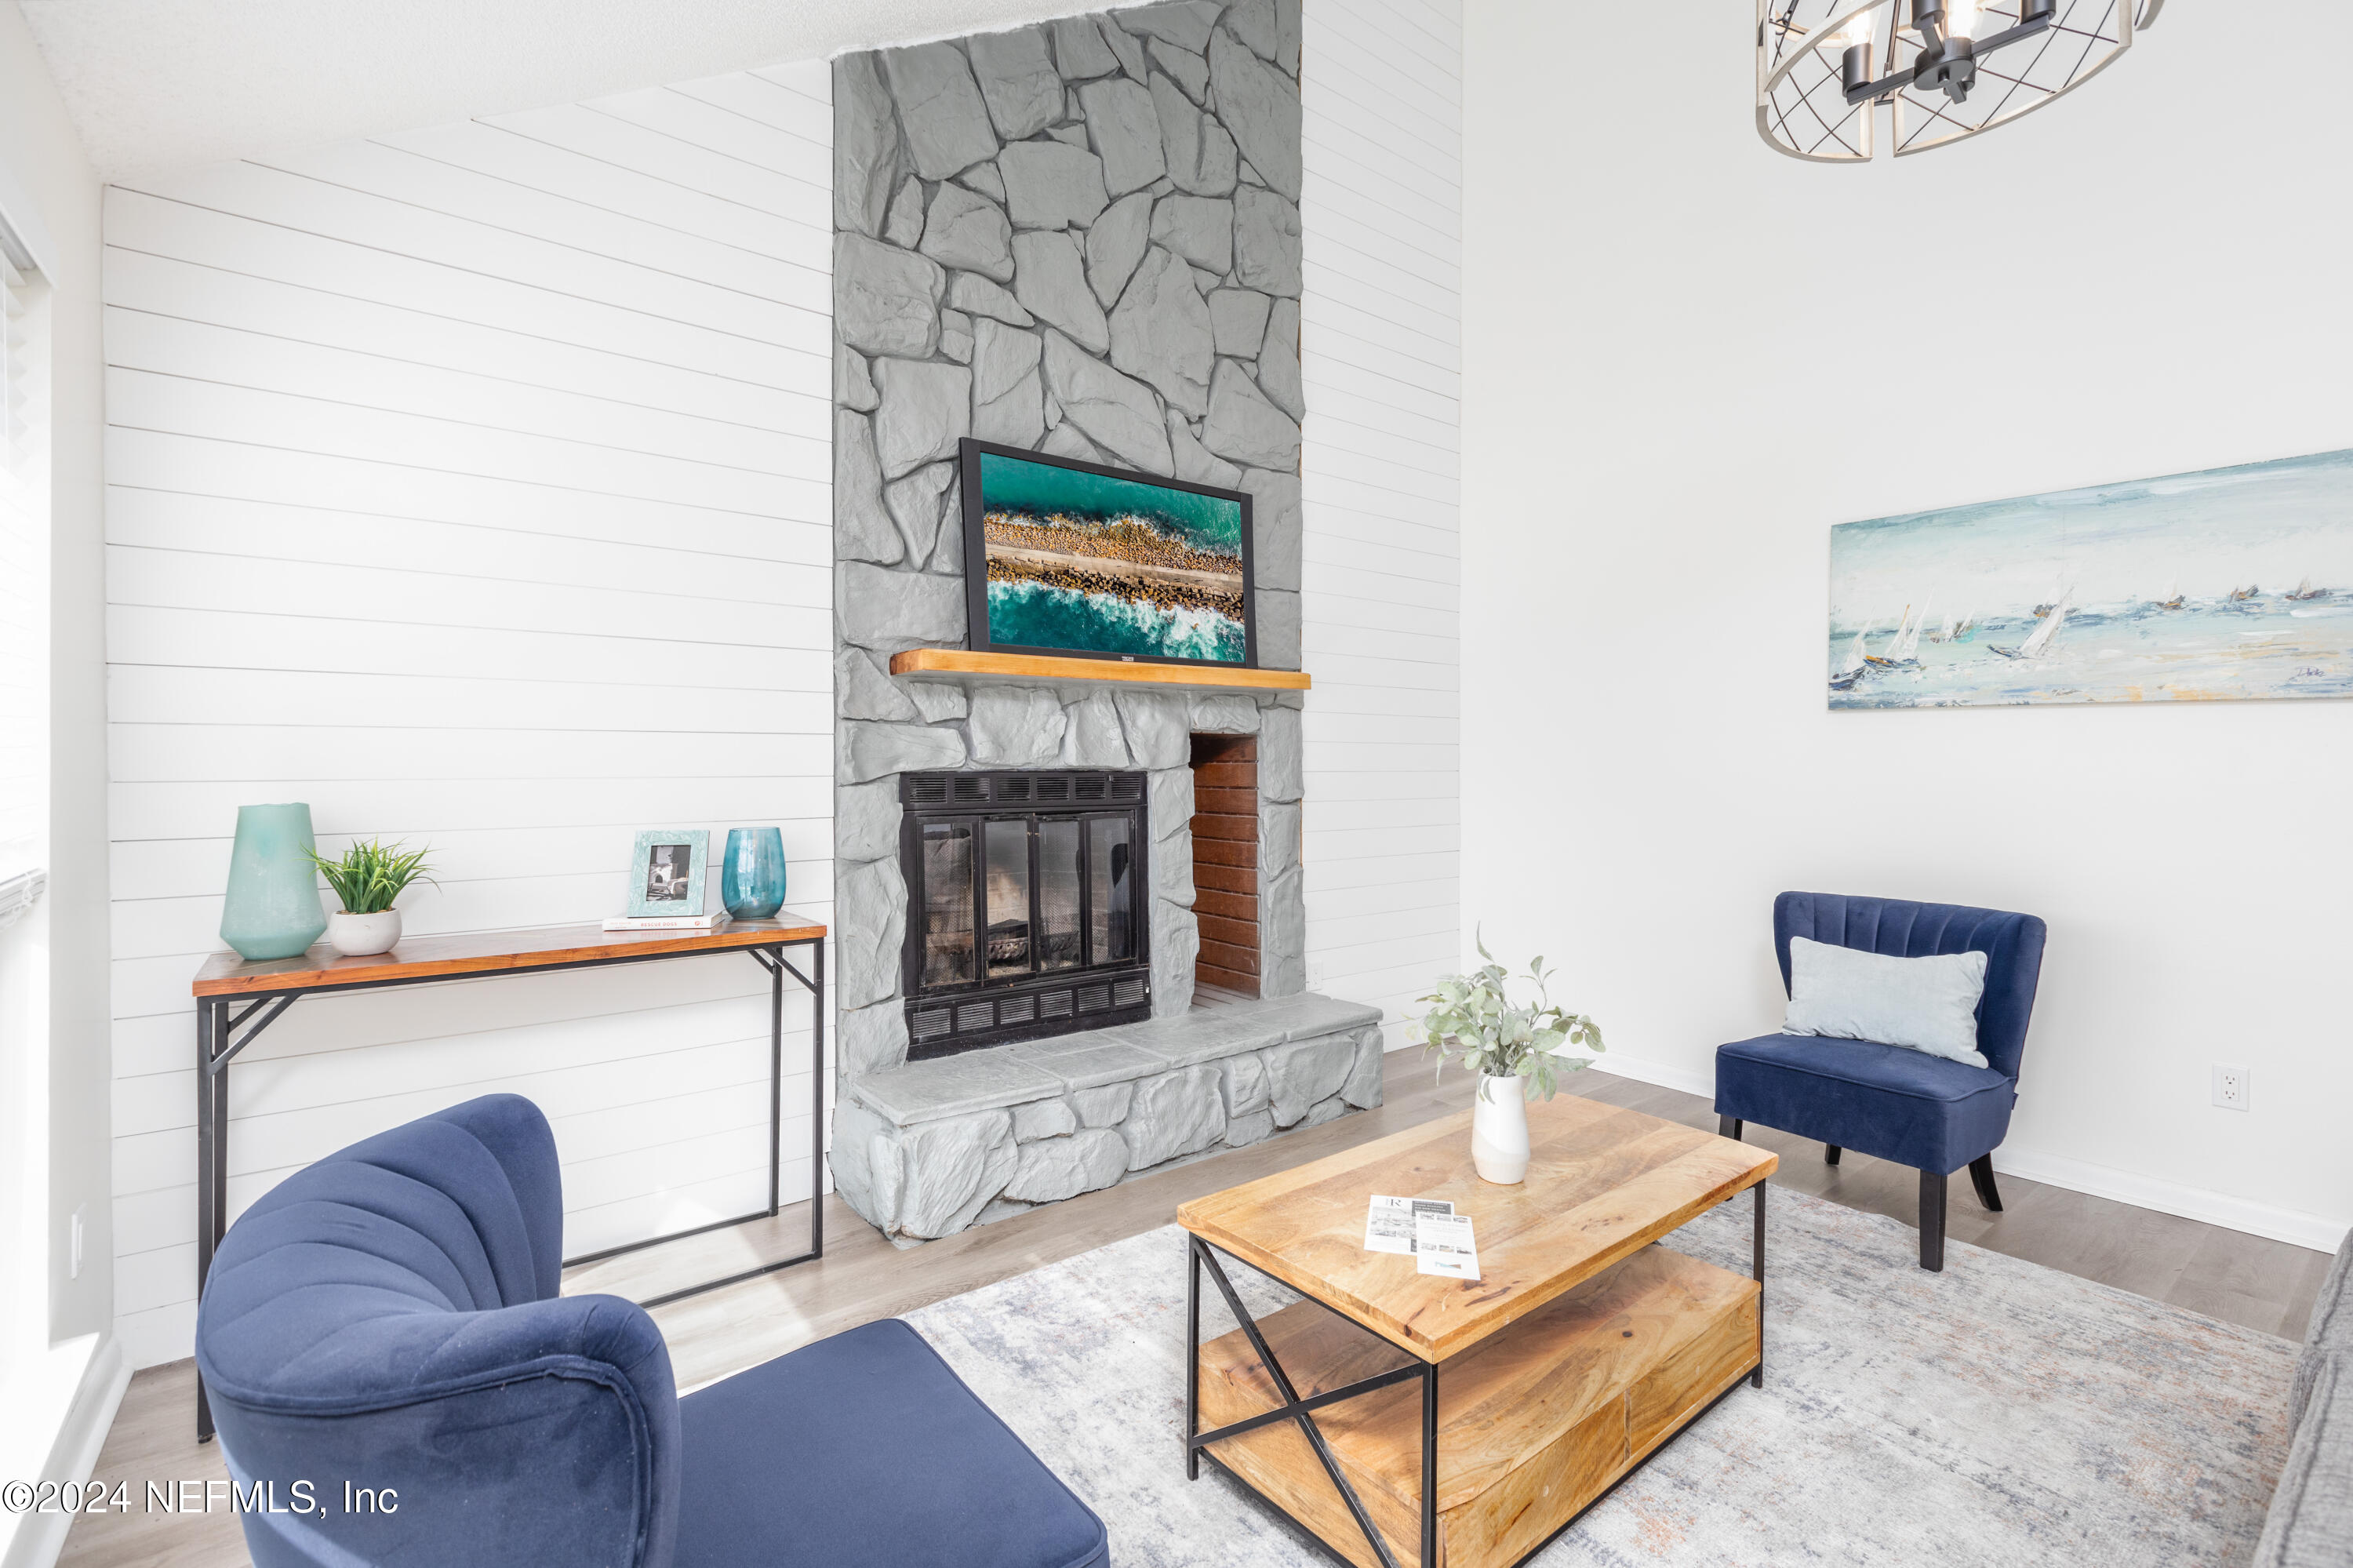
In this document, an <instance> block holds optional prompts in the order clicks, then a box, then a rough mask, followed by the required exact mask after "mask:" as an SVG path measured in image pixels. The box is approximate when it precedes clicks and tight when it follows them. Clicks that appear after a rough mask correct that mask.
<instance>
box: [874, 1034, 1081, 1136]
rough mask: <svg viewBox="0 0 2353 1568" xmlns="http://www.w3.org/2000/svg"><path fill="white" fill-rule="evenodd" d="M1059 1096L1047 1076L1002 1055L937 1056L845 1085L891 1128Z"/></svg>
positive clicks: (1057, 1087)
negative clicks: (889, 1124)
mask: <svg viewBox="0 0 2353 1568" xmlns="http://www.w3.org/2000/svg"><path fill="white" fill-rule="evenodd" d="M1061 1092H1062V1085H1061V1082H1060V1079H1058V1078H1056V1077H1055V1076H1054V1075H1052V1074H1051V1073H1049V1072H1046V1071H1044V1070H1043V1069H1041V1068H1039V1067H1036V1066H1033V1065H1031V1064H1029V1063H1028V1062H1025V1061H1023V1060H1021V1059H1020V1058H1019V1057H1018V1056H1017V1055H1014V1054H1010V1053H1008V1052H1001V1051H985V1052H983V1051H968V1052H965V1054H962V1055H957V1056H935V1057H933V1058H932V1059H931V1060H930V1061H927V1062H911V1063H909V1064H908V1065H905V1066H903V1067H899V1068H895V1069H893V1070H892V1071H891V1072H888V1073H876V1074H872V1075H869V1076H866V1077H863V1078H856V1079H852V1080H851V1081H850V1083H849V1093H850V1095H851V1096H852V1097H855V1098H856V1099H857V1100H858V1102H859V1103H860V1104H861V1105H863V1106H865V1107H867V1108H868V1109H870V1110H871V1111H873V1112H874V1113H875V1114H876V1115H877V1116H880V1117H881V1118H882V1119H883V1120H885V1121H888V1122H890V1123H891V1124H892V1125H893V1126H895V1127H911V1126H913V1125H915V1124H916V1123H919V1122H926V1121H933V1120H936V1119H938V1118H942V1117H954V1116H966V1115H969V1114H971V1113H972V1112H974V1111H982V1110H990V1109H997V1108H1002V1107H1008V1106H1018V1105H1020V1104H1023V1103H1024V1102H1026V1101H1029V1100H1041V1099H1046V1098H1049V1097H1051V1096H1054V1095H1059V1094H1060V1093H1061ZM1009 1126H1010V1123H1009V1122H1008V1128H1009Z"/></svg>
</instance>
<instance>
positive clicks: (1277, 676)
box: [891, 648, 1311, 692]
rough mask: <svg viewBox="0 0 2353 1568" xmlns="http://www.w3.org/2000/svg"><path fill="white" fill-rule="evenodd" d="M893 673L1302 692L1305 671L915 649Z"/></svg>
mask: <svg viewBox="0 0 2353 1568" xmlns="http://www.w3.org/2000/svg"><path fill="white" fill-rule="evenodd" d="M891 673H892V674H893V675H900V676H904V677H905V678H906V679H908V680H912V681H926V680H928V681H945V680H957V679H963V680H984V681H991V680H993V681H1108V682H1114V683H1119V684H1122V685H1130V686H1167V687H1184V688H1187V689H1190V690H1208V691H1227V692H1303V691H1306V690H1307V689H1308V687H1309V685H1310V684H1311V683H1310V681H1309V679H1308V676H1307V673H1306V672H1304V671H1303V670H1229V669H1219V668H1216V667H1214V666H1210V665H1205V664H1158V663H1150V662H1145V661H1142V660H1126V659H1060V658H1054V657H1051V656H1050V655H1047V654H1042V653H974V652H968V651H966V650H965V649H961V648H912V649H909V650H908V651H907V652H903V653H893V654H892V655H891Z"/></svg>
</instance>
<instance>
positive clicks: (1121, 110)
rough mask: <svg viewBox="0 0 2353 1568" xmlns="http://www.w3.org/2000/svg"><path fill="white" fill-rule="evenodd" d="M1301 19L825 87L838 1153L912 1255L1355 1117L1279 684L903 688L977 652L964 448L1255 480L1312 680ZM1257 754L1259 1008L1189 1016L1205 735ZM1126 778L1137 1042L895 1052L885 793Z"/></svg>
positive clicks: (864, 57) (999, 58)
mask: <svg viewBox="0 0 2353 1568" xmlns="http://www.w3.org/2000/svg"><path fill="white" fill-rule="evenodd" d="M1299 37H1300V31H1299V9H1298V4H1297V0H1234V3H1232V4H1228V3H1226V0H1176V3H1174V4H1163V5H1145V6H1139V7H1135V8H1132V9H1124V10H1118V11H1112V12H1107V13H1103V14H1099V15H1096V16H1076V17H1067V18H1063V19H1060V20H1057V21H1054V22H1051V23H1048V24H1043V25H1040V26H1032V27H1024V28H1017V29H1014V30H1011V31H1008V32H1004V33H995V34H987V35H982V36H979V37H970V38H964V39H954V40H946V41H942V42H938V43H930V44H922V45H917V46H913V47H911V48H898V49H885V50H881V51H877V52H873V53H869V54H853V55H847V56H844V57H842V58H840V59H839V60H837V61H836V62H835V66H834V117H835V134H834V227H835V230H836V233H835V251H834V311H835V333H836V340H837V341H836V346H835V356H834V363H835V386H834V524H835V529H834V534H835V537H834V554H835V559H836V581H835V596H834V605H835V617H834V619H835V630H836V636H835V646H834V652H835V671H834V679H835V694H836V711H837V733H836V748H835V755H836V765H837V766H836V782H837V792H836V810H835V840H836V843H835V866H836V883H835V888H836V891H835V930H836V952H837V954H838V956H839V970H838V974H837V977H836V984H837V998H838V1001H839V1005H840V1008H841V1012H840V1015H839V1032H838V1033H837V1036H836V1039H837V1043H838V1053H839V1054H838V1063H839V1096H838V1104H837V1109H836V1112H835V1120H834V1129H833V1131H834V1138H833V1157H832V1164H833V1171H834V1176H835V1181H836V1185H837V1188H838V1190H839V1192H841V1193H842V1195H843V1197H844V1198H845V1199H846V1200H847V1201H848V1202H849V1203H850V1204H851V1206H852V1207H853V1208H855V1209H856V1210H857V1211H858V1212H859V1213H860V1214H862V1215H864V1216H865V1217H866V1218H867V1219H868V1220H870V1221H871V1222H872V1223H873V1224H875V1225H877V1226H878V1227H880V1228H881V1230H883V1231H884V1232H885V1233H886V1234H889V1235H891V1236H892V1239H893V1240H894V1241H900V1242H902V1243H906V1244H910V1245H912V1244H913V1242H915V1241H919V1240H922V1239H924V1238H927V1237H932V1236H938V1235H945V1234H950V1233H952V1232H954V1231H956V1230H959V1229H962V1228H963V1227H964V1226H965V1225H967V1224H972V1223H975V1222H976V1221H978V1220H987V1219H994V1218H997V1217H1001V1216H1002V1215H1004V1214H1006V1213H1014V1212H1018V1210H1020V1209H1022V1208H1025V1207H1027V1206H1029V1205H1030V1204H1033V1203H1037V1202H1050V1201H1054V1200H1056V1199H1060V1198H1066V1197H1071V1196H1074V1195H1075V1194H1077V1193H1079V1192H1086V1191H1091V1190H1092V1189H1094V1188H1098V1187H1103V1186H1108V1185H1110V1184H1111V1183H1112V1182H1113V1181H1119V1180H1122V1179H1123V1178H1124V1177H1125V1176H1127V1175H1129V1174H1132V1173H1135V1172H1139V1171H1148V1170H1152V1169H1155V1168H1157V1167H1159V1166H1161V1165H1165V1164H1166V1163H1168V1162H1170V1161H1173V1160H1186V1159H1190V1158H1194V1157H1198V1155H1200V1154H1203V1153H1206V1152H1208V1151H1210V1150H1214V1149H1216V1148H1220V1147H1228V1146H1232V1145H1237V1144H1244V1143H1250V1142H1254V1141H1257V1140H1258V1139H1262V1138H1265V1137H1268V1136H1270V1135H1271V1134H1272V1133H1274V1132H1276V1131H1278V1130H1280V1129H1282V1128H1288V1127H1293V1126H1297V1125H1300V1124H1302V1123H1310V1122H1315V1121H1322V1120H1328V1119H1330V1118H1333V1117H1335V1116H1338V1115H1341V1114H1343V1113H1345V1111H1347V1110H1350V1109H1356V1108H1362V1107H1366V1106H1370V1105H1375V1104H1377V1103H1378V1102H1379V1096H1380V1052H1381V1048H1382V1042H1381V1033H1380V1030H1379V1028H1378V1014H1377V1011H1376V1010H1375V1009H1372V1008H1368V1007H1360V1006H1356V1005H1354V1004H1350V1003H1345V1002H1335V1001H1326V1000H1325V999H1323V998H1319V997H1312V996H1307V995H1304V994H1303V992H1304V990H1305V984H1306V974H1305V934H1306V932H1305V927H1306V918H1305V908H1304V903H1303V895H1302V877H1301V871H1300V866H1299V842H1300V800H1301V795H1302V789H1303V781H1302V778H1301V767H1300V713H1299V709H1300V705H1301V702H1302V698H1301V694H1298V693H1295V692H1285V693H1267V692H1233V691H1206V692H1205V691H1192V692H1187V691H1184V690H1168V689H1147V688H1142V687H1136V686H1130V685H1126V684H1118V685H1110V684H1105V685H1092V684H1086V683H1071V684H1058V683H1050V682H1032V683H1026V684H1005V683H996V682H993V681H990V680H987V679H985V678H976V677H962V678H947V679H942V678H926V679H920V680H918V679H910V678H902V677H898V676H893V675H892V674H891V673H889V666H890V659H891V655H892V654H893V653H896V652H902V651H904V650H908V649H913V648H922V647H959V646H962V645H963V643H964V641H965V582H964V577H965V559H964V547H963V546H964V535H963V528H962V522H961V518H962V508H961V501H960V497H959V495H958V493H957V491H958V485H957V475H956V464H955V454H956V442H957V440H959V439H960V438H962V437H965V436H973V437H976V438H979V439H982V440H994V441H998V442H1002V443H1005V444H1007V445H1012V446H1018V447H1028V448H1031V449H1034V450H1040V451H1044V452H1049V453H1053V454H1056V455H1060V456H1066V457H1075V458H1080V459H1083V460H1085V461H1092V462H1102V463H1108V464H1111V465H1113V466H1115V467H1122V468H1129V469H1134V470H1139V471H1145V472H1148V473H1159V474H1168V475H1171V476H1174V477H1176V478H1178V479H1184V480H1190V481H1194V482H1200V483H1206V484H1212V485H1217V486H1219V487H1221V488H1225V489H1232V490H1240V491H1245V492H1248V493H1250V496H1251V497H1252V500H1253V514H1254V516H1253V556H1254V566H1255V579H1256V580H1255V592H1256V613H1257V620H1258V643H1259V650H1260V657H1261V662H1262V663H1264V664H1265V665H1267V666H1268V667H1271V668H1278V669H1293V670H1295V669H1297V668H1299V664H1300V608H1299V592H1298V590H1299V585H1300V565H1301V563H1300V544H1301V512H1300V482H1299V450H1300V421H1301V420H1302V419H1303V418H1304V417H1305V412H1306V410H1305V408H1304V392H1303V386H1302V382H1301V378H1300V372H1299V357H1298V349H1299V343H1298V337H1299V321H1300V313H1299V295H1300V291H1301V283H1302V276H1303V273H1302V267H1301V254H1300V234H1301V228H1300V221H1299V208H1298V201H1299V196H1300V179H1301V157H1300V109H1299V86H1298V81H1299V69H1300V64H1299ZM1196 734H1203V735H1255V736H1258V737H1259V738H1258V747H1259V759H1260V760H1259V842H1260V863H1259V884H1260V886H1259V898H1260V927H1261V937H1260V944H1261V953H1260V969H1261V986H1262V998H1261V1001H1257V1002H1254V1003H1238V1004H1235V1005H1233V1006H1230V1007H1226V1008H1220V1009H1218V1010H1216V1011H1213V1012H1193V1011H1192V1003H1193V991H1194V966H1195V961H1196V959H1197V956H1198V951H1199V946H1200V938H1199V929H1198V922H1197V920H1196V918H1195V916H1194V912H1193V905H1194V902H1195V894H1194V886H1193V873H1192V867H1193V854H1192V842H1191V838H1192V835H1191V831H1190V826H1189V824H1190V821H1191V819H1192V816H1193V793H1192V792H1193V784H1192V773H1191V769H1190V767H1189V764H1190V760H1191V745H1192V736H1194V735H1196ZM965 768H986V769H1044V768H1106V769H1138V770H1143V771H1145V772H1147V773H1148V774H1149V776H1150V777H1149V785H1148V789H1149V832H1150V834H1151V839H1152V842H1151V853H1150V857H1149V858H1150V869H1151V874H1152V878H1153V888H1152V899H1151V910H1152V914H1151V919H1150V933H1149V942H1150V957H1151V972H1152V990H1153V1017H1152V1019H1151V1020H1150V1021H1149V1022H1141V1023H1132V1024H1124V1025H1121V1026H1118V1027H1115V1028H1112V1029H1106V1030H1098V1031H1092V1032H1088V1033H1075V1034H1065V1035H1060V1036H1057V1037H1054V1038H1051V1039H1046V1040H1039V1041H1032V1042H1029V1043H1026V1044H1007V1045H999V1046H993V1047H988V1048H985V1049H982V1050H978V1051H972V1052H967V1053H964V1054H958V1055H955V1056H948V1057H943V1058H939V1059H936V1060H930V1061H922V1062H915V1063H912V1064H911V1063H909V1062H908V1061H907V1033H906V1020H905V1011H904V1007H903V1005H902V996H901V993H900V983H901V972H900V959H901V950H902V941H903V938H904V933H905V929H906V919H907V888H906V885H905V883H904V880H903V878H902V875H901V873H900V869H899V865H898V853H899V820H900V814H901V813H900V807H899V784H898V777H897V776H898V775H899V774H901V773H902V772H906V771H918V770H920V771H926V772H928V771H945V770H954V769H965Z"/></svg>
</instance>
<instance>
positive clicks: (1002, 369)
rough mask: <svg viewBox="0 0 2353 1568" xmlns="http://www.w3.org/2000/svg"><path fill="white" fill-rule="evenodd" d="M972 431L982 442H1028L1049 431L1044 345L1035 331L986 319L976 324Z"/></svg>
mask: <svg viewBox="0 0 2353 1568" xmlns="http://www.w3.org/2000/svg"><path fill="white" fill-rule="evenodd" d="M974 333H975V338H974V350H973V360H972V402H973V409H972V433H973V434H974V436H976V438H978V439H979V440H984V441H1002V442H1004V443H1006V444H1007V445H1008V446H1028V445H1029V444H1031V443H1032V442H1034V441H1036V440H1037V439H1038V438H1039V436H1041V435H1043V434H1044V433H1045V429H1046V423H1045V415H1044V413H1043V411H1042V408H1043V398H1044V396H1045V393H1044V386H1045V383H1044V379H1043V376H1042V373H1041V372H1040V370H1039V358H1040V356H1041V355H1043V354H1044V352H1045V346H1046V345H1045V344H1043V343H1041V342H1040V341H1039V337H1038V334H1036V333H1033V332H1024V331H1022V330H1021V329H1020V328H1018V327H1011V326H1007V325H1006V324H1004V323H1002V322H995V321H988V320H986V319H984V320H982V321H979V322H977V323H974Z"/></svg>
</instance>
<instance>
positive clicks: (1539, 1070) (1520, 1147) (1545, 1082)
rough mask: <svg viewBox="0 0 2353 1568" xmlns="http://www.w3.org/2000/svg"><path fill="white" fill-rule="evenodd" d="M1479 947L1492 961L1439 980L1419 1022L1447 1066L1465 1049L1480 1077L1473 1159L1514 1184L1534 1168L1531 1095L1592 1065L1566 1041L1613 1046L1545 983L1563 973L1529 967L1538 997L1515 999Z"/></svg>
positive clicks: (1485, 1176) (1485, 1175)
mask: <svg viewBox="0 0 2353 1568" xmlns="http://www.w3.org/2000/svg"><path fill="white" fill-rule="evenodd" d="M1477 946H1478V948H1479V956H1480V957H1481V958H1482V959H1486V960H1487V964H1486V967H1485V968H1483V969H1478V970H1475V971H1474V972H1472V973H1471V974H1467V975H1449V976H1447V977H1446V978H1445V979H1443V980H1440V981H1439V982H1438V989H1437V990H1436V991H1432V992H1431V993H1430V995H1428V996H1425V997H1423V998H1422V999H1421V1000H1422V1001H1425V1002H1428V1003H1429V1004H1430V1011H1429V1012H1426V1013H1424V1014H1422V1016H1421V1017H1420V1018H1419V1019H1418V1020H1416V1021H1415V1022H1416V1023H1417V1024H1418V1025H1419V1029H1420V1031H1421V1035H1422V1040H1423V1043H1424V1044H1425V1046H1426V1048H1427V1049H1429V1050H1431V1051H1434V1052H1436V1053H1437V1054H1438V1065H1439V1067H1440V1070H1441V1071H1442V1070H1443V1069H1444V1067H1445V1065H1446V1063H1447V1060H1448V1059H1449V1058H1450V1057H1453V1056H1458V1055H1459V1056H1461V1058H1462V1065H1464V1066H1465V1067H1467V1068H1469V1069H1470V1070H1471V1071H1472V1072H1473V1073H1475V1074H1477V1075H1478V1078H1479V1089H1478V1094H1477V1096H1476V1099H1475V1103H1474V1105H1473V1107H1472V1114H1471V1162H1472V1166H1473V1167H1475V1168H1476V1169H1477V1171H1478V1172H1479V1175H1480V1177H1481V1179H1482V1180H1483V1181H1493V1182H1495V1183H1497V1184H1498V1185H1501V1186H1506V1187H1508V1186H1512V1185H1514V1184H1516V1183H1517V1182H1519V1181H1523V1180H1524V1179H1525V1177H1526V1176H1527V1173H1528V1107H1527V1099H1528V1095H1529V1093H1530V1092H1531V1091H1532V1090H1533V1091H1534V1092H1535V1093H1536V1094H1538V1095H1541V1096H1542V1097H1544V1098H1546V1099H1550V1098H1552V1097H1553V1096H1554V1095H1555V1094H1556V1093H1558V1092H1559V1089H1560V1078H1559V1075H1561V1074H1562V1073H1573V1072H1577V1071H1578V1070H1580V1069H1582V1068H1585V1067H1589V1066H1591V1065H1593V1064H1592V1061H1591V1059H1590V1058H1588V1057H1584V1056H1564V1055H1561V1054H1558V1053H1559V1052H1560V1050H1561V1048H1562V1047H1564V1046H1576V1047H1578V1048H1580V1049H1583V1050H1588V1051H1601V1050H1605V1049H1607V1047H1605V1046H1604V1045H1603V1044H1601V1031H1600V1030H1599V1029H1598V1028H1596V1027H1595V1026H1594V1022H1593V1020H1591V1019H1590V1018H1588V1017H1586V1016H1585V1015H1584V1014H1583V1013H1581V1012H1569V1011H1568V1010H1567V1008H1565V1007H1561V1006H1559V1005H1558V1004H1556V1002H1554V1001H1553V1000H1552V998H1551V996H1550V995H1549V994H1548V993H1547V991H1546V981H1547V980H1549V979H1550V977H1551V975H1552V974H1553V973H1555V972H1556V971H1553V970H1547V969H1546V968H1545V962H1544V959H1541V958H1539V959H1535V961H1534V962H1532V963H1530V964H1529V965H1528V972H1527V977H1526V978H1527V979H1528V980H1531V981H1533V982H1534V983H1535V988H1536V995H1535V1001H1534V1002H1532V1003H1529V1004H1527V1005H1525V1006H1520V1005H1515V1004H1514V1002H1513V1001H1512V999H1511V996H1510V994H1509V986H1510V983H1511V980H1513V978H1514V977H1513V976H1511V975H1510V974H1508V973H1507V972H1506V971H1505V970H1504V966H1503V965H1501V964H1499V963H1497V962H1495V961H1494V958H1493V955H1492V954H1490V953H1489V952H1488V951H1487V947H1486V943H1485V942H1484V941H1479V942H1478V943H1477Z"/></svg>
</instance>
